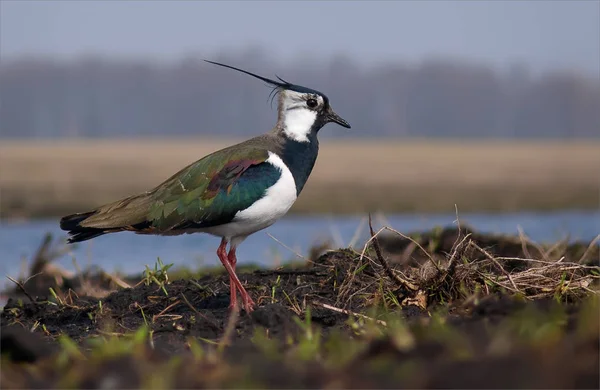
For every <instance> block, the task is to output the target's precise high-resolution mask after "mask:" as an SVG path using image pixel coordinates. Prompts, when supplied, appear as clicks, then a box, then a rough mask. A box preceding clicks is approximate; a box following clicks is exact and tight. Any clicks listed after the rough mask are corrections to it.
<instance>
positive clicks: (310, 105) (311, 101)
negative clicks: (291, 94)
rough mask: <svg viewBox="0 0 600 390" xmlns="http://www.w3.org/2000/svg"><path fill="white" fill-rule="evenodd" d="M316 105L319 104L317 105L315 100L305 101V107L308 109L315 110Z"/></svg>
mask: <svg viewBox="0 0 600 390" xmlns="http://www.w3.org/2000/svg"><path fill="white" fill-rule="evenodd" d="M318 104H319V103H317V100H316V99H308V100H307V101H306V105H307V106H308V107H309V108H315V107H316V106H317V105H318Z"/></svg>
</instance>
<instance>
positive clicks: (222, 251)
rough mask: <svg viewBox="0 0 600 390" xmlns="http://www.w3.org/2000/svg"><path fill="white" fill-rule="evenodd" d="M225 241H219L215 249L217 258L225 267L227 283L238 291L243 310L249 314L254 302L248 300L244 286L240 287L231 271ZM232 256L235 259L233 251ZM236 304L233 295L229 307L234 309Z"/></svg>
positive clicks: (238, 281)
mask: <svg viewBox="0 0 600 390" xmlns="http://www.w3.org/2000/svg"><path fill="white" fill-rule="evenodd" d="M226 247H227V240H225V239H224V238H223V239H222V240H221V245H219V248H218V249H217V256H219V260H221V263H222V264H223V266H224V267H225V269H226V270H227V273H228V274H229V283H230V286H235V287H236V288H237V289H238V291H239V292H240V295H241V296H242V300H243V301H244V309H246V312H248V313H249V312H251V311H252V309H253V306H254V302H252V299H251V298H250V296H249V295H248V293H247V292H246V290H245V289H244V286H242V283H241V282H240V280H239V279H238V277H237V275H236V274H235V270H234V269H233V267H232V266H231V264H230V262H229V259H228V257H227V249H226ZM233 256H234V257H235V251H234V254H233ZM236 262H237V261H236ZM236 303H237V297H236V294H233V295H232V296H231V297H230V304H229V306H230V307H235V306H236Z"/></svg>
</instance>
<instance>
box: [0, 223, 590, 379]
mask: <svg viewBox="0 0 600 390" xmlns="http://www.w3.org/2000/svg"><path fill="white" fill-rule="evenodd" d="M467 233H470V234H471V236H470V237H468V238H470V239H471V240H472V241H469V240H468V239H466V240H464V241H463V242H462V243H461V240H462V239H463V238H464V237H465V235H466V234H467ZM378 242H379V243H380V244H381V249H382V251H383V257H379V256H377V251H376V249H378V248H375V247H368V248H367V250H366V252H365V256H361V253H360V252H361V251H360V250H359V251H358V252H357V251H354V250H349V249H344V250H336V251H329V252H326V253H325V254H323V255H321V256H319V257H317V258H315V259H314V260H313V261H309V262H307V263H306V264H302V265H298V266H295V267H289V268H286V269H277V270H256V271H253V272H240V279H241V280H242V282H243V283H244V284H245V286H246V289H247V291H248V292H249V293H250V294H251V296H252V297H253V299H254V300H255V302H256V303H257V306H258V307H257V309H256V310H255V311H254V312H252V313H251V314H247V313H245V312H244V311H242V312H240V313H239V317H238V316H232V314H231V313H230V311H229V310H228V304H229V284H228V278H227V277H226V275H225V274H224V273H219V274H214V273H211V274H206V275H204V276H201V277H199V278H192V279H185V280H184V279H180V280H173V281H170V282H168V283H167V284H165V285H164V288H165V290H166V293H165V291H163V289H162V288H161V286H160V285H158V284H157V283H150V284H146V283H143V282H141V283H138V282H140V280H139V278H137V280H136V279H135V278H123V280H122V281H120V282H117V284H119V283H121V282H127V283H129V284H130V285H132V286H133V285H135V284H137V285H135V286H134V287H132V288H118V287H116V285H115V279H111V277H107V276H106V274H104V273H102V272H91V273H84V274H82V275H77V276H76V277H62V278H57V277H56V275H51V276H49V273H44V274H42V275H39V276H37V277H36V278H37V279H36V278H32V279H31V280H29V281H28V282H26V283H23V284H22V285H21V286H22V288H20V287H18V288H17V287H16V288H15V289H14V290H12V291H9V292H7V293H9V296H11V298H10V299H9V301H8V303H7V304H6V306H5V307H4V310H3V312H2V314H1V330H2V332H1V333H2V354H3V356H4V359H5V360H4V361H3V367H2V387H4V388H38V387H44V388H51V387H65V386H66V387H78V388H97V387H104V388H131V387H148V386H150V385H152V386H154V387H172V388H190V387H243V388H247V387H260V388H264V387H269V388H271V387H276V388H292V387H293V388H307V387H308V388H316V387H326V386H327V387H336V388H337V387H339V388H399V387H411V388H440V387H443V388H516V387H518V388H542V387H543V388H598V387H599V386H600V383H599V378H600V371H599V368H598V367H599V365H600V361H599V353H600V351H599V345H600V337H599V334H600V325H599V318H598V315H597V310H598V305H597V299H595V298H594V297H595V294H594V293H593V292H592V291H594V290H593V289H595V288H596V290H595V291H597V286H596V282H597V278H596V275H597V272H598V270H599V269H598V267H596V268H594V267H590V266H592V265H594V266H595V265H597V260H598V258H599V257H598V256H599V255H598V247H597V246H595V245H592V246H589V244H583V243H579V244H571V245H567V244H566V243H564V244H561V245H554V246H553V247H552V246H550V247H548V246H547V247H541V246H538V245H535V244H531V243H527V242H524V241H523V240H522V239H521V240H518V239H515V238H511V237H495V236H487V235H480V234H477V233H475V232H472V231H469V230H468V229H463V230H461V231H460V232H459V231H458V230H456V229H446V230H437V231H432V232H428V233H426V234H420V235H418V236H417V235H413V240H409V239H405V238H399V237H397V236H392V235H387V236H384V235H381V236H380V237H379V240H378ZM469 242H471V244H469ZM416 243H418V244H419V245H421V247H422V248H423V249H420V248H418V246H417V245H416ZM480 248H481V249H483V248H485V249H484V250H483V251H481V250H479V249H480ZM46 249H47V248H46ZM46 249H44V250H46ZM40 252H43V251H42V250H41V251H40ZM486 253H487V254H486ZM488 255H491V256H492V258H493V259H490V258H489V256H488ZM430 256H431V257H432V259H433V260H431V259H430V258H429V257H430ZM42 257H43V256H42ZM519 257H520V258H529V259H538V260H540V261H546V260H548V262H556V260H558V259H561V258H563V259H562V260H561V261H560V262H558V263H557V264H554V265H551V266H548V267H547V268H536V267H544V266H547V265H548V264H546V263H544V264H541V265H540V264H539V263H531V262H526V261H522V260H514V259H513V260H511V259H500V260H495V259H497V258H519ZM42 262H43V261H42ZM48 263H49V261H48ZM563 263H565V264H573V265H572V266H570V267H565V268H560V267H562V265H560V264H563ZM38 267H39V265H38ZM42 268H43V267H42ZM533 271H535V272H533ZM40 272H43V270H42V271H40ZM507 273H510V275H512V277H511V278H507V279H506V280H505V281H504V282H503V281H502V280H503V279H502V278H504V277H506V274H507ZM566 273H568V275H567V274H566ZM538 274H541V275H542V276H543V277H542V278H539V279H537V278H536V277H537V276H536V275H538ZM531 275H534V276H531ZM565 275H567V277H566V280H569V281H571V283H570V284H568V285H566V284H565V282H564V279H565ZM552 277H554V278H555V279H556V280H554V282H552V280H550V281H549V279H552ZM561 279H563V282H561ZM511 281H512V282H511ZM553 283H554V284H553ZM505 285H506V286H507V287H506V288H505V287H504V286H505ZM582 286H583V287H582ZM50 287H52V288H53V290H54V291H55V292H56V294H57V296H58V300H57V299H56V298H54V297H53V296H52V295H51V294H49V288H50ZM584 287H585V288H584ZM548 288H554V290H552V289H551V290H550V291H548ZM25 292H26V293H27V294H25ZM590 302H591V303H590ZM307 310H310V316H308V312H307ZM340 311H345V312H344V313H342V312H340ZM590 311H591V312H592V313H594V314H593V315H590ZM353 313H360V314H363V315H366V316H367V317H369V318H371V319H379V320H381V321H386V323H387V325H384V326H381V325H379V326H377V325H373V324H372V322H373V321H371V320H369V319H365V318H361V317H358V316H357V315H356V314H353ZM232 318H233V319H232ZM398 319H401V320H402V323H403V324H405V325H403V326H404V327H403V326H400V325H397V326H393V325H392V324H394V323H395V322H394V321H397V320H398ZM308 320H310V324H311V326H312V328H311V329H314V330H313V331H314V332H316V333H318V334H319V338H320V341H319V342H314V339H313V337H315V336H314V334H313V333H307V332H308V331H307V328H306V326H304V325H302V324H306V323H307V321H308ZM144 325H146V326H147V327H148V328H149V329H150V330H151V334H150V338H151V340H152V344H149V343H144V344H143V348H141V350H138V349H139V348H137V347H136V348H132V350H131V351H128V353H124V354H116V355H115V354H107V355H102V356H100V357H98V356H95V357H94V355H93V349H92V348H91V346H90V344H89V341H90V340H92V339H97V338H99V337H117V338H121V339H122V338H123V337H125V336H123V335H125V334H131V333H132V332H135V331H136V330H137V329H139V328H140V327H142V326H144ZM398 326H400V327H399V328H398ZM228 327H229V328H230V329H229V330H228ZM375 328H376V330H374V329H375ZM32 329H33V331H31V330H32ZM403 329H404V330H403ZM63 336H68V337H69V338H70V339H72V340H73V341H74V342H75V343H76V344H77V345H78V346H79V348H80V349H81V351H83V353H84V355H85V356H86V358H85V359H76V358H74V357H73V356H71V355H70V357H69V358H68V359H67V361H68V362H69V363H68V364H66V363H64V362H63V360H62V359H63V358H62V357H60V356H63V357H64V351H65V350H66V349H68V348H67V347H66V346H65V344H64V342H61V340H62V337H63ZM259 336H260V337H259ZM261 337H262V338H261ZM192 338H193V339H195V340H197V341H199V343H200V344H201V345H202V347H203V349H204V351H205V352H206V353H207V356H205V357H204V358H202V359H198V357H197V356H195V355H194V354H193V353H192V352H193V351H192V350H191V346H190V339H192ZM223 340H225V341H228V342H227V343H226V344H225V342H224V341H223ZM406 340H412V341H411V342H406ZM313 342H314V344H313ZM218 343H222V344H221V345H222V346H224V349H223V350H222V351H220V350H219V347H217V346H216V345H217V344H218ZM407 343H408V344H407ZM313 345H317V347H316V349H315V350H311V348H312V347H311V346H313ZM307 350H311V351H312V352H311V353H308V352H306V351H307ZM90 351H91V352H90ZM89 353H92V355H90V356H88V354H89ZM61 354H62V355H61ZM305 354H308V355H305ZM302 356H304V358H302ZM306 356H309V357H308V358H307V357H306ZM59 357H60V358H59ZM60 362H63V363H60ZM61 364H62V365H61ZM157 381H159V382H157ZM160 381H162V382H160ZM149 383H150V385H149Z"/></svg>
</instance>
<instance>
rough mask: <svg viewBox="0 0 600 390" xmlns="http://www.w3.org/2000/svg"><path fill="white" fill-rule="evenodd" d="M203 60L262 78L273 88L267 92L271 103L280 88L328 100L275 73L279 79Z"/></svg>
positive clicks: (317, 92)
mask: <svg viewBox="0 0 600 390" xmlns="http://www.w3.org/2000/svg"><path fill="white" fill-rule="evenodd" d="M204 61H206V62H208V63H210V64H214V65H218V66H222V67H225V68H229V69H233V70H236V71H238V72H242V73H245V74H247V75H249V76H252V77H255V78H257V79H259V80H262V81H264V82H266V83H268V84H270V85H272V86H273V87H274V88H273V89H272V90H271V93H269V98H271V104H273V99H275V96H277V93H279V91H281V90H282V89H287V90H290V91H295V92H299V93H313V94H316V95H320V96H322V97H323V99H324V100H325V101H328V100H329V99H327V96H325V94H324V93H322V92H319V91H317V90H314V89H311V88H307V87H303V86H301V85H297V84H292V83H290V82H288V81H285V80H284V79H282V78H281V77H279V76H277V75H275V77H277V79H278V80H279V81H276V80H272V79H269V78H266V77H263V76H259V75H257V74H255V73H252V72H248V71H247V70H243V69H240V68H236V67H235V66H231V65H226V64H221V63H219V62H214V61H209V60H204Z"/></svg>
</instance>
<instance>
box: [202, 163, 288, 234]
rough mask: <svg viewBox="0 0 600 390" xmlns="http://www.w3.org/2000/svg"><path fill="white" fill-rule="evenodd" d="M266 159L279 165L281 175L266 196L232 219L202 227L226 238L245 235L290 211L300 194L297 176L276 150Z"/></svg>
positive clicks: (263, 227) (274, 164)
mask: <svg viewBox="0 0 600 390" xmlns="http://www.w3.org/2000/svg"><path fill="white" fill-rule="evenodd" d="M266 162H268V163H269V164H271V165H273V166H275V167H277V168H279V170H280V171H281V177H280V178H279V180H277V182H276V183H275V184H274V185H273V186H271V187H270V188H269V189H268V190H267V191H266V193H265V196H264V197H263V198H261V199H259V200H257V201H256V202H254V203H253V204H252V205H251V206H250V207H248V208H247V209H244V210H240V211H238V212H237V213H236V214H235V217H234V218H233V220H232V221H231V222H229V223H226V224H224V225H219V226H213V227H210V228H205V229H202V231H204V232H206V233H209V234H213V235H215V236H219V237H225V238H227V239H231V238H232V237H245V236H248V235H250V234H252V233H255V232H257V231H259V230H262V229H265V228H266V227H269V226H271V225H272V224H273V223H275V222H276V221H277V220H278V219H279V218H281V217H283V216H284V215H285V214H286V213H287V212H288V210H289V209H290V207H292V205H293V204H294V202H295V201H296V198H297V195H296V182H295V181H294V177H293V176H292V173H291V172H290V170H289V169H288V167H287V166H286V165H285V164H284V163H283V161H282V160H281V158H280V157H279V156H278V155H276V154H275V153H272V152H269V158H268V159H267V160H266Z"/></svg>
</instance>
